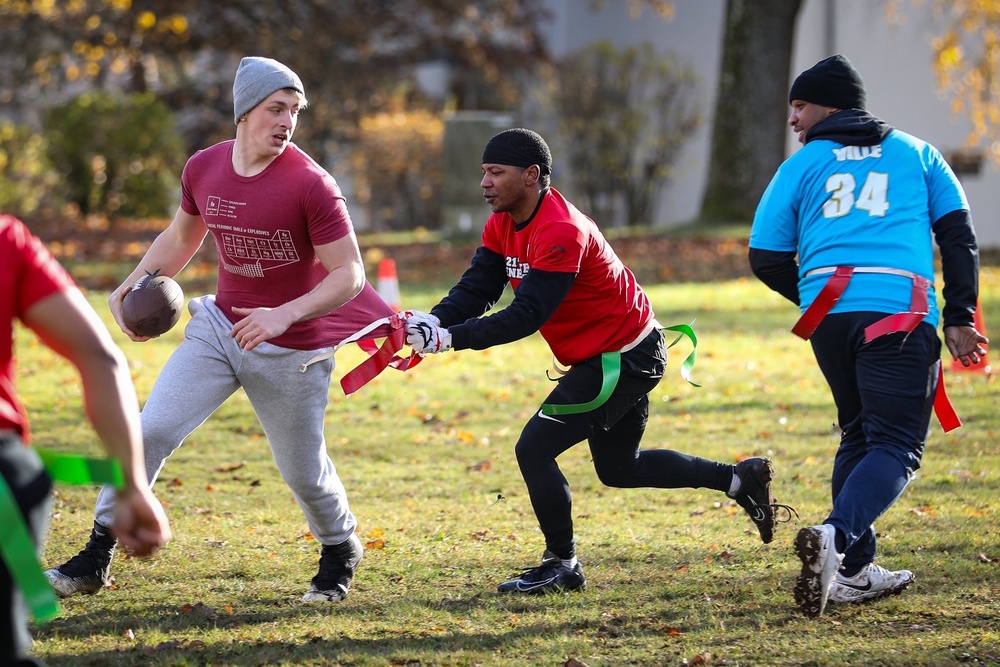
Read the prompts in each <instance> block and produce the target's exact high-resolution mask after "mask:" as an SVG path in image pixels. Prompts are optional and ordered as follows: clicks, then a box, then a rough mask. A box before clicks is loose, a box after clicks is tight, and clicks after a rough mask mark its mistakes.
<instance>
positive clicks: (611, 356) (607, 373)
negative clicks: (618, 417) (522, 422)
mask: <svg viewBox="0 0 1000 667" xmlns="http://www.w3.org/2000/svg"><path fill="white" fill-rule="evenodd" d="M601 372H602V373H603V375H604V377H603V378H601V391H600V392H599V393H598V394H597V397H596V398H594V399H593V400H591V401H587V402H586V403H572V404H570V405H556V404H554V403H543V404H542V414H543V415H575V414H579V413H581V412H590V411H591V410H596V409H597V408H599V407H601V406H602V405H604V403H605V402H607V400H608V398H609V397H610V396H611V394H612V393H614V391H615V387H616V386H618V378H619V377H621V374H622V353H621V352H605V353H604V354H602V355H601Z"/></svg>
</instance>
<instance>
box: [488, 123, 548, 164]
mask: <svg viewBox="0 0 1000 667" xmlns="http://www.w3.org/2000/svg"><path fill="white" fill-rule="evenodd" d="M483 164H506V165H510V166H512V167H522V168H526V167H530V166H531V165H533V164H537V165H538V168H539V169H540V170H541V173H542V174H543V175H544V174H550V173H552V153H550V152H549V147H548V145H547V144H546V143H545V140H544V139H542V137H541V136H540V135H539V134H538V133H537V132H532V131H531V130H526V129H524V128H520V127H517V128H514V129H512V130H504V131H503V132H501V133H500V134H498V135H496V136H494V137H493V138H492V139H490V140H489V142H488V143H487V144H486V148H484V149H483Z"/></svg>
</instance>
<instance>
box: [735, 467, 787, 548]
mask: <svg viewBox="0 0 1000 667" xmlns="http://www.w3.org/2000/svg"><path fill="white" fill-rule="evenodd" d="M773 475H774V468H772V467H771V461H770V459H765V458H760V457H754V458H749V459H743V460H742V461H740V462H739V463H737V464H736V476H737V477H739V478H740V490H739V491H737V492H736V495H735V496H730V497H731V498H732V499H733V500H735V501H736V502H737V503H738V504H739V506H740V507H742V508H743V509H744V510H746V513H747V514H749V515H750V518H751V519H752V520H753V522H754V523H755V524H757V530H758V531H759V532H760V539H761V541H762V542H763V543H764V544H767V543H768V542H770V541H771V540H773V539H774V526H775V523H776V521H775V518H774V504H775V503H774V496H772V495H771V477H772V476H773Z"/></svg>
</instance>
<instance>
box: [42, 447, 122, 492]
mask: <svg viewBox="0 0 1000 667" xmlns="http://www.w3.org/2000/svg"><path fill="white" fill-rule="evenodd" d="M37 451H38V455H39V456H40V457H41V459H42V463H44V464H45V469H46V470H48V471H49V475H50V476H51V477H52V479H53V480H55V481H57V482H64V483H66V484H110V485H111V486H113V487H115V488H118V489H120V488H122V487H123V486H125V475H124V473H122V464H121V462H120V461H118V459H95V458H88V457H86V456H74V455H72V454H57V453H55V452H50V451H48V450H45V449H39V450H37Z"/></svg>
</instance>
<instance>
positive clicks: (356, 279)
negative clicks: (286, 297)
mask: <svg viewBox="0 0 1000 667" xmlns="http://www.w3.org/2000/svg"><path fill="white" fill-rule="evenodd" d="M364 286H365V273H364V266H363V265H361V264H348V265H345V266H341V267H338V268H336V269H334V270H333V271H331V272H330V273H328V274H326V277H324V278H323V280H321V281H320V282H319V284H318V285H316V287H314V288H313V289H311V290H309V292H307V293H306V294H303V295H302V296H300V297H299V298H297V299H293V300H292V301H289V302H287V303H285V304H283V305H282V306H280V307H279V308H278V310H283V311H285V312H286V314H287V317H288V318H289V319H290V321H291V323H295V322H302V321H305V320H311V319H313V318H314V317H319V316H320V315H325V314H326V313H329V312H330V311H331V310H335V309H337V308H340V307H341V306H343V305H344V304H345V303H347V302H348V301H350V300H351V299H353V298H354V297H356V296H357V295H358V293H359V292H361V289H362V288H363V287H364Z"/></svg>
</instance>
